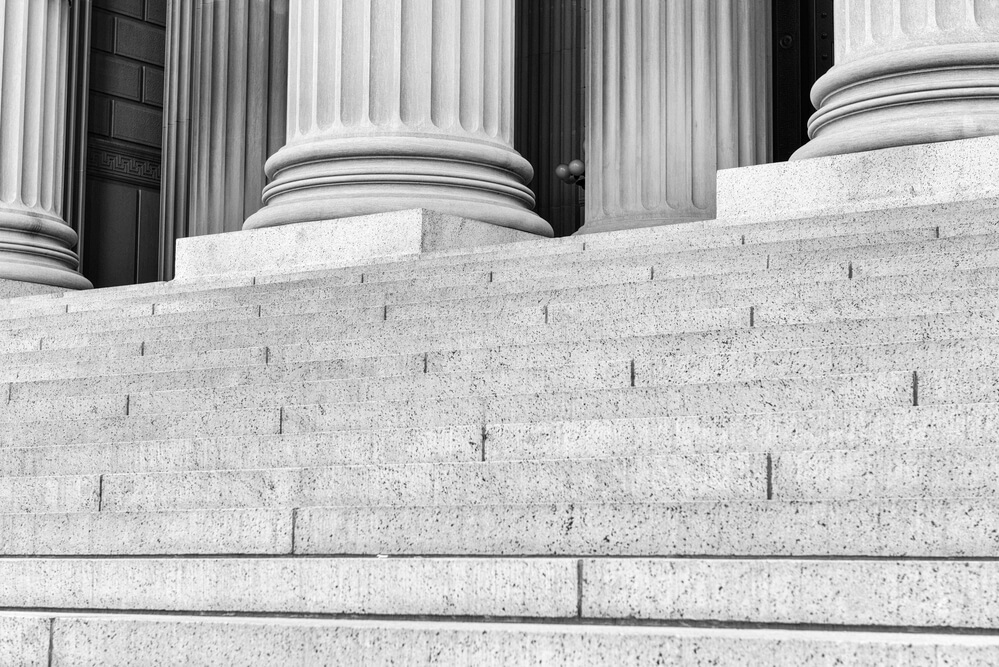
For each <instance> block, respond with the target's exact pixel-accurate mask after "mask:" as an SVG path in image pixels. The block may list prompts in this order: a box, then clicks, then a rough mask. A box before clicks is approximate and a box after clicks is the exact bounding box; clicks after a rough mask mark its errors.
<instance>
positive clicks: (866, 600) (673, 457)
mask: <svg viewBox="0 0 999 667" xmlns="http://www.w3.org/2000/svg"><path fill="white" fill-rule="evenodd" d="M315 256H316V257H317V258H321V255H318V254H317V255H315ZM281 268H283V267H281V266H278V265H272V266H269V267H268V269H267V270H260V271H258V272H255V273H244V272H240V271H236V272H234V273H231V274H229V275H227V276H221V277H220V276H218V275H209V273H210V272H207V271H206V275H204V276H201V277H199V276H197V275H191V274H188V276H189V277H188V279H186V280H184V281H175V282H171V283H153V284H148V285H139V286H134V287H127V288H118V289H107V290H94V291H90V292H67V293H64V294H60V295H42V296H30V297H23V298H17V299H6V300H2V301H0V426H2V427H0V607H2V608H3V609H4V610H5V611H4V613H3V614H2V615H0V664H4V665H6V664H25V665H35V664H38V665H73V666H74V667H77V666H81V665H83V666H86V665H101V666H105V665H134V664H149V665H166V664H176V663H177V662H179V661H186V662H187V664H219V663H225V664H239V665H272V664H303V665H327V664H328V665H333V664H351V665H353V664H377V665H381V664H386V665H387V664H392V665H427V664H440V665H465V664H468V665H514V664H540V665H550V664H566V665H580V666H582V665H586V666H587V667H589V666H592V665H615V666H617V665H629V664H636V665H637V664H650V663H656V662H658V663H660V664H678V665H705V666H707V665H714V666H717V665H731V666H736V665H738V666H740V667H741V666H743V665H785V666H788V667H791V666H794V667H800V666H801V665H823V666H826V665H837V664H862V665H880V664H906V665H920V666H923V665H925V666H931V665H932V666H939V667H942V666H944V665H948V666H953V665H990V664H996V663H997V662H999V592H997V591H999V587H997V586H996V585H995V581H996V580H999V561H997V556H999V540H997V537H996V536H997V534H999V518H997V517H999V484H997V480H999V391H997V387H999V368H997V362H996V359H999V297H997V292H996V286H997V285H999V213H997V212H996V210H994V209H993V208H991V207H984V208H978V209H975V208H971V207H969V206H968V205H962V206H958V207H953V208H951V207H947V206H935V207H928V208H916V209H890V210H881V211H871V212H866V213H851V214H849V215H829V216H823V217H814V218H808V219H795V220H777V221H763V222H760V221H757V222H753V223H744V224H738V223H736V222H732V221H729V222H722V221H714V222H704V223H698V224H694V225H689V226H673V227H661V228H655V229H645V230H633V231H628V232H620V233H614V234H594V235H589V236H586V237H574V238H567V239H560V240H550V239H544V240H531V241H525V242H516V243H507V244H504V245H497V246H492V247H477V248H469V249H464V250H454V249H452V250H447V251H437V252H423V253H420V254H419V255H417V256H414V257H407V258H404V259H386V260H384V261H381V262H371V263H368V264H365V265H362V266H350V267H342V268H324V269H321V270H312V271H298V272H294V273H291V272H282V271H280V270H279V269H281ZM276 269H277V270H276ZM681 626H684V627H681Z"/></svg>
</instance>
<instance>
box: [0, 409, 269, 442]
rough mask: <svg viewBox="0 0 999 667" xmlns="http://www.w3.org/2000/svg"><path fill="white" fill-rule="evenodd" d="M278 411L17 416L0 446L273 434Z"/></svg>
mask: <svg viewBox="0 0 999 667" xmlns="http://www.w3.org/2000/svg"><path fill="white" fill-rule="evenodd" d="M281 412H282V411H281V409H280V408H273V409H255V410H227V411H225V412H188V413H180V414H165V415H132V416H128V417H107V418H103V419H50V420H44V421H35V422H20V423H16V424H11V425H9V426H8V427H7V428H4V429H0V448H8V447H51V446H57V445H70V444H79V443H89V442H124V441H138V440H162V439H175V438H192V437H202V438H212V437H226V436H241V435H250V436H258V435H274V434H278V433H280V432H281V421H282V416H281Z"/></svg>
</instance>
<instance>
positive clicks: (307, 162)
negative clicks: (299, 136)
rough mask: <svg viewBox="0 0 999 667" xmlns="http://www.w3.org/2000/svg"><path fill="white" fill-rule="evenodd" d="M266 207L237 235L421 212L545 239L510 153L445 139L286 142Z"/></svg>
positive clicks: (547, 228)
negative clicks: (288, 226)
mask: <svg viewBox="0 0 999 667" xmlns="http://www.w3.org/2000/svg"><path fill="white" fill-rule="evenodd" d="M267 173H268V176H270V177H271V178H272V181H271V182H270V183H269V184H268V185H267V187H266V188H265V189H264V202H265V203H266V205H265V206H264V208H262V209H260V210H259V211H257V213H255V214H254V215H252V216H250V218H248V219H247V221H246V222H245V223H244V224H243V229H259V228H262V227H275V226H279V225H287V224H293V223H298V222H315V221H319V220H333V219H338V218H347V217H353V216H361V215H370V214H375V213H390V212H393V211H402V210H406V209H413V208H424V209H430V210H434V211H439V212H441V213H447V214H450V215H455V216H460V217H462V218H468V219H471V220H478V221H480V222H486V223H489V224H493V225H499V226H500V227H509V228H511V229H518V230H521V231H525V232H530V233H531V234H538V235H540V236H552V235H553V232H552V228H551V225H549V224H548V223H547V222H545V221H544V220H543V219H542V218H541V217H539V216H538V215H537V214H536V213H534V212H533V211H532V210H531V209H532V208H533V207H534V195H533V194H532V193H531V191H530V189H529V188H528V187H527V186H526V185H525V183H527V182H529V181H530V179H531V177H532V176H533V172H532V169H531V167H530V165H529V164H528V163H527V161H526V160H524V159H523V158H522V157H521V156H520V155H518V154H517V153H516V152H515V151H513V150H510V149H508V148H505V147H502V146H497V145H494V144H486V143H479V142H474V141H462V140H456V139H453V138H449V137H446V136H444V137H428V136H376V137H350V138H340V139H318V140H308V141H301V142H299V143H292V144H288V145H287V146H285V147H284V148H282V149H281V150H280V151H278V152H277V153H276V154H275V155H274V156H273V157H272V158H271V159H270V160H268V163H267Z"/></svg>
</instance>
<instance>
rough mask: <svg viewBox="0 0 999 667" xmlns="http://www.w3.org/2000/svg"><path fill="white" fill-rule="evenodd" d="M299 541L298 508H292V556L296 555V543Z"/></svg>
mask: <svg viewBox="0 0 999 667" xmlns="http://www.w3.org/2000/svg"><path fill="white" fill-rule="evenodd" d="M296 539H298V508H297V507H292V508H291V555H292V556H294V555H295V541H296Z"/></svg>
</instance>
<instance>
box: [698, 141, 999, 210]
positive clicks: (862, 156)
mask: <svg viewBox="0 0 999 667" xmlns="http://www.w3.org/2000/svg"><path fill="white" fill-rule="evenodd" d="M997 163H999V136H994V137H979V138H976V139H962V140H959V141H944V142H937V143H932V144H918V145H914V146H903V147H898V148H885V149H881V150H876V151H866V152H861V153H851V154H848V155H835V156H831V157H820V158H811V159H807V160H797V161H795V162H777V163H774V164H766V165H759V166H755V167H742V168H739V169H723V170H721V171H719V172H718V218H719V219H720V220H721V219H725V220H726V221H731V222H733V223H742V222H748V221H751V220H759V221H767V220H782V219H794V218H807V217H809V216H815V215H829V214H836V213H843V214H847V213H853V212H858V211H872V210H885V209H897V208H904V207H911V206H928V205H937V204H940V205H943V204H953V203H958V204H961V203H964V205H966V206H975V207H978V208H980V207H982V205H983V204H986V203H991V202H992V201H993V200H999V180H997V179H996V178H995V165H996V164H997Z"/></svg>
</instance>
